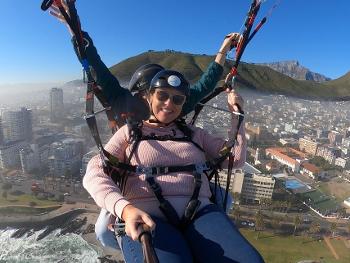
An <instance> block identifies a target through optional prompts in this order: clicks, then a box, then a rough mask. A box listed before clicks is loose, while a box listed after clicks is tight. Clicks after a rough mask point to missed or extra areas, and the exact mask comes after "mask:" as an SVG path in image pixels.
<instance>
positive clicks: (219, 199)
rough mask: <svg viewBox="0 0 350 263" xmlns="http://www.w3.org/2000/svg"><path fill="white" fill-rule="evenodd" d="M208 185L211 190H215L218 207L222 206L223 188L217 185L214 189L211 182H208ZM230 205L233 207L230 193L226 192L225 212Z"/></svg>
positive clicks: (230, 207)
mask: <svg viewBox="0 0 350 263" xmlns="http://www.w3.org/2000/svg"><path fill="white" fill-rule="evenodd" d="M209 187H210V189H211V191H212V192H214V191H215V201H216V204H217V205H219V206H220V207H223V204H224V198H225V188H224V187H222V186H220V185H217V186H216V189H215V184H214V183H213V182H209ZM232 207H233V198H232V194H231V193H230V192H228V195H227V203H226V207H225V212H226V213H228V212H229V211H230V210H231V209H232Z"/></svg>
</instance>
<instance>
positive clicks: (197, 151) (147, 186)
mask: <svg viewBox="0 0 350 263" xmlns="http://www.w3.org/2000/svg"><path fill="white" fill-rule="evenodd" d="M188 96H189V84H188V82H187V81H186V80H185V78H184V77H183V76H182V75H181V74H180V73H178V72H176V71H171V70H163V71H160V72H159V73H157V74H156V75H155V77H154V78H153V79H152V81H151V86H150V92H149V96H148V102H149V105H150V108H151V112H152V116H151V118H150V119H149V120H147V121H144V122H143V125H142V127H141V128H140V130H141V132H142V136H144V137H145V138H148V139H147V140H140V141H139V142H138V143H137V145H136V146H135V144H134V143H133V139H132V133H131V132H130V131H129V130H128V127H127V126H123V127H122V128H121V129H119V130H118V131H117V133H116V134H115V135H114V136H113V137H112V138H111V140H110V141H109V142H108V144H107V145H106V150H107V151H109V152H110V153H112V154H113V155H115V156H116V157H117V158H118V159H119V160H121V161H123V162H126V160H127V159H128V158H129V157H130V153H131V152H133V154H132V155H131V158H130V165H132V167H133V170H134V171H136V172H129V173H128V175H127V177H126V178H127V180H126V183H125V187H124V188H123V189H122V190H121V189H119V188H118V187H117V185H116V184H115V183H114V182H113V181H112V179H111V178H110V177H109V176H108V175H106V174H105V173H104V172H103V167H102V163H101V160H100V158H99V156H95V157H94V158H92V159H91V161H90V162H89V165H88V167H87V172H86V175H85V177H84V180H83V185H84V187H85V188H86V189H87V191H88V192H89V193H90V195H91V196H92V197H93V198H94V200H95V202H96V203H97V205H99V206H100V207H102V208H104V209H106V210H107V211H108V212H110V213H112V214H113V215H115V216H117V217H119V218H121V219H123V221H124V222H125V232H126V235H125V236H122V237H120V238H119V240H118V242H119V243H120V247H121V248H122V251H123V254H124V257H125V261H126V262H135V261H136V262H142V250H141V246H140V244H139V242H137V238H138V236H139V234H140V232H141V229H140V224H146V225H148V226H149V227H150V228H151V229H153V230H154V232H153V234H154V238H153V242H154V247H155V251H156V253H157V256H158V258H159V260H160V262H193V261H195V262H263V260H262V258H261V256H260V255H259V253H258V252H257V251H256V250H255V249H254V248H253V247H252V246H251V245H250V244H249V243H248V242H247V241H246V240H245V239H244V238H243V236H242V235H241V234H240V233H239V232H238V230H237V229H236V227H235V226H234V225H233V223H232V222H231V220H230V219H229V218H228V217H227V215H226V214H225V213H224V212H222V210H221V209H220V208H219V207H218V206H217V205H215V204H213V203H211V202H210V200H209V198H210V196H211V193H210V189H209V182H208V180H207V178H206V176H205V175H204V174H202V173H200V171H198V170H197V169H196V170H195V171H184V170H181V169H178V168H179V167H189V166H191V165H193V164H195V167H196V168H197V167H203V166H201V165H200V164H203V163H206V161H207V158H206V157H209V159H215V158H217V157H219V156H220V150H221V149H222V148H223V147H224V146H225V141H224V140H223V139H221V138H216V137H214V136H212V135H209V134H208V133H206V132H205V131H204V130H202V129H199V128H196V127H189V128H190V129H191V131H192V137H191V139H192V141H189V140H187V141H186V140H181V139H182V138H184V133H183V131H182V130H181V129H179V127H178V125H177V124H176V120H177V119H178V118H179V116H181V114H182V107H183V105H184V103H185V101H186V100H187V99H188ZM235 104H237V105H239V106H240V107H242V106H243V105H242V99H241V98H240V97H239V96H238V95H237V94H236V93H234V92H232V93H229V94H228V105H229V109H230V110H231V111H237V110H238V108H237V106H236V105H235ZM237 122H238V120H237V119H236V118H235V117H233V119H232V128H231V132H233V133H234V134H236V133H237V132H238V135H237V143H236V146H235V147H234V149H233V150H234V153H235V156H234V167H236V168H237V167H240V166H242V165H243V164H244V162H245V152H246V151H245V148H246V141H245V136H244V125H241V126H240V129H239V131H237V130H235V129H237ZM134 147H135V148H134ZM133 149H135V150H133ZM154 168H159V169H154ZM171 168H174V169H171ZM175 168H176V169H175ZM154 170H157V171H158V170H160V171H163V172H160V173H158V174H156V175H154V174H152V172H150V171H154ZM166 171H168V172H166ZM169 171H175V172H169ZM121 172H122V171H121ZM198 174H199V175H200V176H199V177H200V179H199V180H198ZM152 181H153V185H152ZM197 182H201V184H200V189H199V192H198V195H197V201H199V202H197V204H198V207H197V208H198V209H197V212H196V213H193V214H192V215H191V216H190V217H189V218H190V219H189V220H186V218H187V219H188V217H186V216H184V215H187V213H188V209H187V207H188V205H189V203H190V201H193V196H194V189H196V187H197V186H198V185H197ZM154 183H155V184H154ZM197 190H198V189H197ZM159 192H160V193H161V195H162V197H163V199H164V200H166V202H168V203H170V205H171V208H170V210H171V209H172V211H175V217H176V216H177V218H180V219H181V220H180V221H179V224H178V223H176V220H172V219H171V217H172V216H169V213H168V212H169V210H168V212H167V209H162V208H160V207H159V206H160V204H161V201H160V199H159V196H158V194H159ZM164 210H165V211H164ZM169 218H170V219H169ZM174 222H175V223H174ZM184 222H185V223H184ZM133 260H134V261H133Z"/></svg>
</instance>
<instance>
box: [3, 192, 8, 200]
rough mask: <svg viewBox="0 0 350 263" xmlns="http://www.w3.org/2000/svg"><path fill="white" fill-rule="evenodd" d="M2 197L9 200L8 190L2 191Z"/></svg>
mask: <svg viewBox="0 0 350 263" xmlns="http://www.w3.org/2000/svg"><path fill="white" fill-rule="evenodd" d="M2 197H3V198H5V199H6V200H7V191H4V192H2Z"/></svg>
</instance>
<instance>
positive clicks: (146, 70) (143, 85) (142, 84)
mask: <svg viewBox="0 0 350 263" xmlns="http://www.w3.org/2000/svg"><path fill="white" fill-rule="evenodd" d="M163 69H164V68H163V67H162V66H161V65H158V64H146V65H143V66H141V67H139V68H138V69H137V70H136V71H135V73H134V74H133V75H132V77H131V80H130V82H129V86H128V89H129V90H130V91H131V92H132V93H133V92H139V91H143V90H145V89H148V88H149V85H150V84H151V80H152V78H153V77H154V75H156V74H157V73H158V72H159V71H161V70H163Z"/></svg>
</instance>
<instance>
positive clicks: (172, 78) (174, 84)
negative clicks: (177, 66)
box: [150, 69, 190, 97]
mask: <svg viewBox="0 0 350 263" xmlns="http://www.w3.org/2000/svg"><path fill="white" fill-rule="evenodd" d="M156 88H173V89H176V90H178V91H180V92H182V93H183V94H184V95H185V96H186V97H188V96H189V94H190V84H189V83H188V81H187V80H186V79H185V77H184V76H183V75H182V74H181V73H180V72H177V71H174V70H167V69H164V70H162V71H159V72H158V73H157V74H156V75H155V76H154V77H153V79H152V81H151V85H150V91H152V90H154V89H156Z"/></svg>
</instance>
